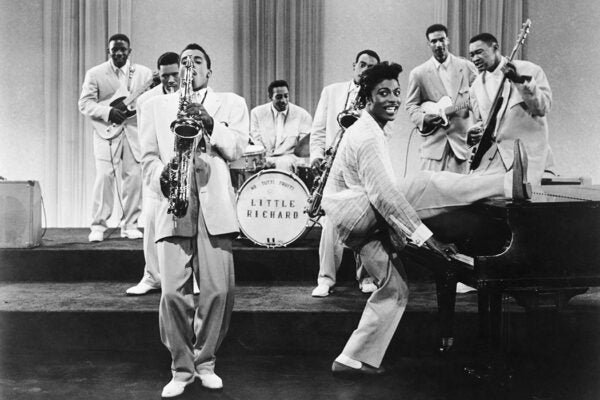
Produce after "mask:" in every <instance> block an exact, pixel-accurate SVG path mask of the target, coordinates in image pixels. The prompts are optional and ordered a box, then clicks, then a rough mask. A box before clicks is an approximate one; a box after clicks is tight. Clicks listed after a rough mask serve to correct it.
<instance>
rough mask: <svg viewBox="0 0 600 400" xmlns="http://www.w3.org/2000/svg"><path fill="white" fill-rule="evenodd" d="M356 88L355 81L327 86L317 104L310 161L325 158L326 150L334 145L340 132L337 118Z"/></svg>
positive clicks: (311, 136)
mask: <svg viewBox="0 0 600 400" xmlns="http://www.w3.org/2000/svg"><path fill="white" fill-rule="evenodd" d="M353 86H354V82H353V81H346V82H338V83H333V84H331V85H329V86H325V88H324V89H323V91H322V92H321V98H320V99H319V103H318V104H317V110H316V111H315V117H314V119H313V124H312V128H311V131H310V161H311V163H312V161H313V160H314V159H315V158H324V154H325V150H327V149H328V148H329V147H331V145H332V144H333V141H334V139H335V137H336V136H337V134H338V132H339V131H340V126H339V124H338V122H337V116H338V114H339V113H340V112H342V111H344V108H345V107H346V103H350V102H351V101H353V100H354V99H350V98H349V90H350V88H352V87H353Z"/></svg>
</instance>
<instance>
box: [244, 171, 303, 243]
mask: <svg viewBox="0 0 600 400" xmlns="http://www.w3.org/2000/svg"><path fill="white" fill-rule="evenodd" d="M307 200H308V189H306V186H305V185H304V183H303V182H302V181H301V180H300V179H299V178H298V177H297V176H296V175H294V174H292V173H290V172H287V171H282V170H278V169H267V170H263V171H260V172H259V173H258V174H255V175H253V176H251V177H250V178H249V179H248V180H247V181H246V182H244V184H243V185H242V187H241V188H240V190H239V191H238V194H237V205H236V212H237V219H238V223H239V226H240V230H241V231H242V233H243V234H244V235H245V236H246V237H247V238H248V239H250V240H251V241H253V242H254V243H256V244H258V245H260V246H265V247H284V246H287V245H289V244H290V243H292V242H294V241H295V240H296V239H298V238H300V237H301V236H302V234H303V233H304V231H305V229H306V224H307V222H308V215H307V214H306V213H305V212H304V207H305V206H306V202H307Z"/></svg>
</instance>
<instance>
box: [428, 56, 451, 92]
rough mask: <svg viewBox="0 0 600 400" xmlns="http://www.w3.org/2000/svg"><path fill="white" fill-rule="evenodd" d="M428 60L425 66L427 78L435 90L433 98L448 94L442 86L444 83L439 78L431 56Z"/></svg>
mask: <svg viewBox="0 0 600 400" xmlns="http://www.w3.org/2000/svg"><path fill="white" fill-rule="evenodd" d="M429 61H430V62H429V65H428V68H427V75H428V76H427V80H428V81H429V82H431V84H432V86H433V89H434V90H435V93H433V94H432V95H435V98H436V99H437V100H439V99H440V98H442V97H443V96H447V95H449V94H446V89H445V88H444V84H443V83H442V79H441V78H440V76H439V74H438V72H437V69H436V68H435V62H434V61H433V58H431V59H430V60H429ZM437 100H436V101H437Z"/></svg>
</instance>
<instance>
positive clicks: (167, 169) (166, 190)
mask: <svg viewBox="0 0 600 400" xmlns="http://www.w3.org/2000/svg"><path fill="white" fill-rule="evenodd" d="M172 162H173V161H170V162H169V163H168V164H167V165H165V166H164V168H163V170H162V172H161V174H160V191H161V192H162V194H163V196H165V198H167V199H168V198H169V195H170V193H171V163H172Z"/></svg>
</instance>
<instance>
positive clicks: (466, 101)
mask: <svg viewBox="0 0 600 400" xmlns="http://www.w3.org/2000/svg"><path fill="white" fill-rule="evenodd" d="M469 104H470V100H469V98H468V97H467V98H466V99H464V100H463V101H461V102H460V103H458V104H454V105H452V106H450V107H448V108H446V109H445V110H444V112H445V113H446V115H449V116H450V115H454V114H456V113H457V112H459V111H460V110H463V109H465V108H468V107H469Z"/></svg>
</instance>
